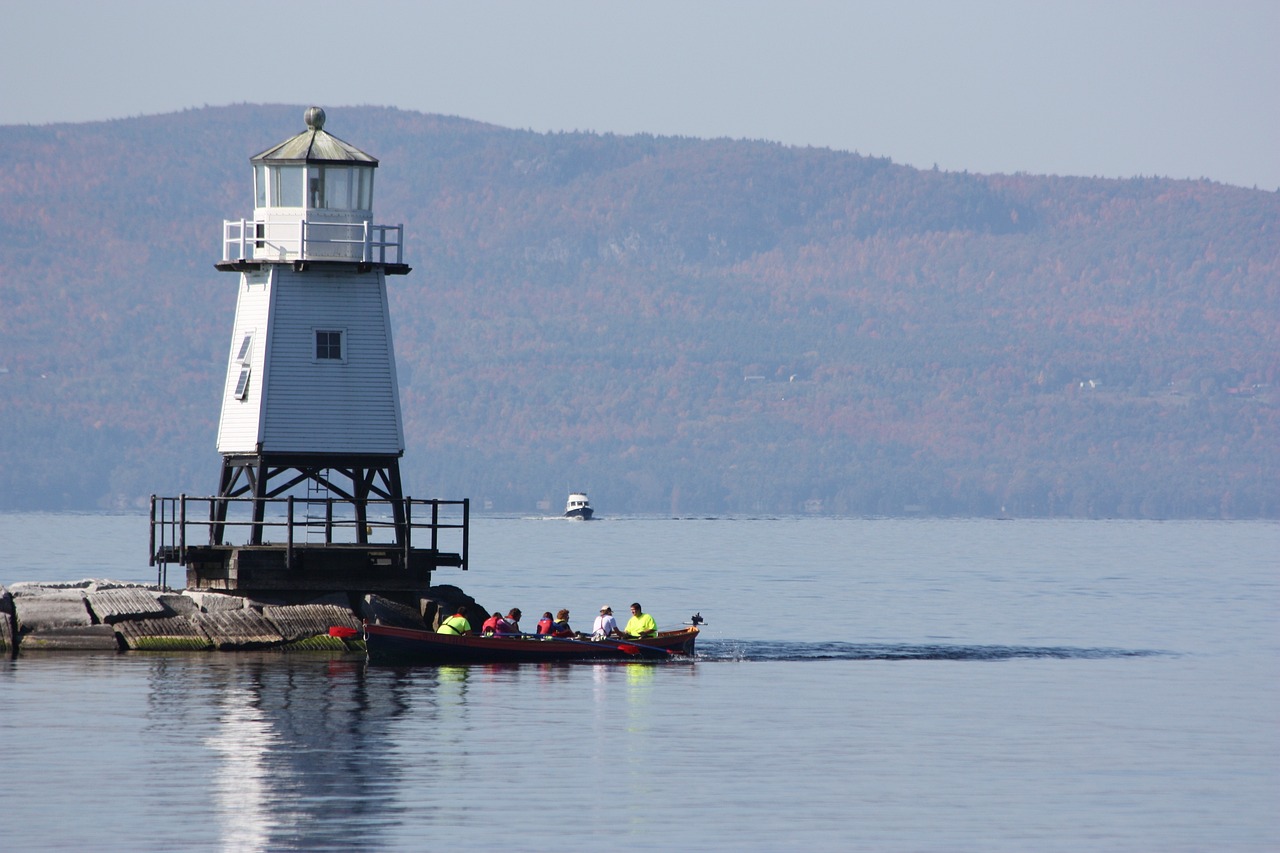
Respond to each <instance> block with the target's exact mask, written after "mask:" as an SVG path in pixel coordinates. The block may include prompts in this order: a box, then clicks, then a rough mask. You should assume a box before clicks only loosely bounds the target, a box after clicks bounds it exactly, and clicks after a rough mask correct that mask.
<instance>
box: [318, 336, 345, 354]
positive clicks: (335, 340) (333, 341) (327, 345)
mask: <svg viewBox="0 0 1280 853" xmlns="http://www.w3.org/2000/svg"><path fill="white" fill-rule="evenodd" d="M342 338H343V334H342V330H341V329H316V361H342V360H343V355H342Z"/></svg>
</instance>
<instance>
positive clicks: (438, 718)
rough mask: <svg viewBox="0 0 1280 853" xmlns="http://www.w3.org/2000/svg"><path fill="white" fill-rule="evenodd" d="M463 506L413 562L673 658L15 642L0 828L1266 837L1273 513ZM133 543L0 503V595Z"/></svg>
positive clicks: (137, 574)
mask: <svg viewBox="0 0 1280 853" xmlns="http://www.w3.org/2000/svg"><path fill="white" fill-rule="evenodd" d="M473 523H474V527H473V532H472V548H473V551H472V566H473V568H472V570H471V571H470V572H467V573H465V574H463V573H461V572H457V571H444V572H441V573H439V574H438V575H437V581H438V582H441V583H456V584H457V585H458V586H461V587H463V588H464V589H466V590H467V592H469V593H470V594H471V595H473V596H475V597H476V598H477V599H478V600H479V601H480V603H481V604H484V605H485V606H487V607H488V608H489V609H490V610H492V609H499V608H500V609H502V610H506V609H507V608H509V607H512V606H518V607H520V608H522V609H523V611H524V612H525V613H526V614H529V615H533V614H536V613H541V612H542V611H543V610H556V609H558V608H560V607H567V608H569V609H570V610H571V611H572V614H573V615H572V618H571V622H572V623H573V624H574V625H575V626H576V627H579V628H586V627H588V626H589V624H590V620H591V618H592V617H593V616H594V614H595V612H596V610H597V609H598V608H599V606H600V605H601V604H604V603H608V604H611V605H612V606H613V607H614V610H615V611H619V610H620V609H622V610H625V607H626V606H627V605H628V604H629V603H630V602H631V601H633V600H636V599H639V600H640V601H641V602H642V603H643V604H644V606H645V609H646V610H648V611H649V612H651V613H652V614H654V616H655V617H656V618H657V619H658V621H659V624H660V626H664V627H674V626H675V625H676V624H677V623H679V622H682V621H686V620H688V618H689V616H690V615H691V614H692V613H694V612H695V611H698V612H700V613H701V614H702V616H703V617H704V618H705V619H706V620H707V625H706V626H705V629H704V634H703V636H702V638H701V639H700V640H699V645H700V648H701V652H702V654H701V655H700V657H699V659H698V660H696V661H694V662H680V663H677V662H669V663H662V664H656V665H647V664H628V663H604V664H572V665H561V666H533V667H471V668H463V667H444V668H429V667H426V668H409V669H392V668H371V667H367V666H366V665H365V663H364V661H363V659H362V658H361V657H358V656H342V655H337V656H332V655H319V654H314V653H292V654H283V653H243V654H231V653H221V654H218V653H206V654H155V653H152V654H139V653H134V654H70V653H46V654H41V655H22V656H20V657H18V658H17V659H16V660H12V661H2V662H0V759H2V760H3V772H2V773H0V816H2V817H0V848H3V849H9V850H34V849H42V850H59V849H65V850H81V849H95V850H174V849H184V850H337V849H344V850H345V849H351V848H357V847H358V848H363V849H368V850H422V849H436V848H440V847H441V846H458V845H462V844H465V845H468V846H469V845H472V844H485V843H491V844H499V845H502V846H504V847H509V848H511V849H536V848H540V847H556V848H559V849H562V850H582V849H587V848H588V847H591V848H603V847H609V846H617V847H619V848H623V847H624V846H625V847H629V848H635V847H637V846H643V848H644V849H647V850H654V851H657V850H671V849H677V848H680V849H690V850H699V849H702V850H810V849H820V848H829V849H840V850H850V849H852V850H873V851H882V850H883V851H954V850H962V851H963V850H974V851H1005V850H1007V851H1028V850H1037V851H1041V850H1049V851H1053V850H1064V851H1067V850H1069V851H1077V850H1090V851H1094V850H1104V851H1105V850H1125V851H1201V850H1215V851H1223V850H1226V851H1264V850H1266V851H1273V850H1276V849H1280V809H1278V806H1280V725H1278V724H1280V654H1278V653H1280V630H1277V629H1278V627H1280V625H1278V624H1277V623H1278V622H1280V610H1278V608H1277V604H1278V603H1280V595H1277V593H1278V591H1280V590H1278V586H1280V525H1278V524H1275V523H1264V522H1236V523H1229V522H1075V521H927V520H920V521H893V520H858V519H846V520H836V519H810V518H806V519H749V520H747V519H638V518H622V519H607V518H606V519H603V520H600V521H593V522H590V523H581V522H577V523H574V522H565V521H562V520H558V519H556V520H551V519H521V518H479V519H475V520H474V522H473ZM146 547H147V531H146V519H145V518H141V517H137V516H128V515H70V514H10V515H4V514H0V582H4V583H9V584H11V583H13V582H16V581H23V580H71V579H77V578H81V577H112V578H116V579H123V580H138V581H149V580H154V570H152V569H149V568H148V567H147V566H146V562H145V553H146ZM171 581H174V582H180V581H179V579H178V578H175V577H171ZM528 618H529V616H528V615H527V616H526V620H527V619H528Z"/></svg>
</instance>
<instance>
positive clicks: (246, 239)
mask: <svg viewBox="0 0 1280 853" xmlns="http://www.w3.org/2000/svg"><path fill="white" fill-rule="evenodd" d="M403 257H404V226H403V225H373V224H371V223H369V222H308V221H307V220H305V219H301V220H297V221H296V222H273V221H269V220H262V219H227V220H224V221H223V223H222V260H224V261H355V262H359V263H367V264H401V263H404V261H403Z"/></svg>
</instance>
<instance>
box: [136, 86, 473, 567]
mask: <svg viewBox="0 0 1280 853" xmlns="http://www.w3.org/2000/svg"><path fill="white" fill-rule="evenodd" d="M325 118H326V117H325V112H324V110H322V109H320V108H319V107H311V108H309V109H308V110H306V113H305V115H304V122H305V125H306V129H305V130H303V131H302V132H301V133H298V134H296V135H295V136H292V137H290V138H289V139H286V140H285V141H283V142H281V143H279V144H278V145H275V146H272V147H271V148H268V149H266V150H265V151H263V152H262V153H260V154H257V155H255V156H253V157H251V158H250V161H249V162H250V164H251V165H252V168H253V199H254V204H253V216H252V217H251V218H248V219H239V220H228V221H226V222H224V223H223V233H222V259H221V260H220V261H218V262H217V264H216V267H217V269H219V270H221V271H224V272H229V273H233V274H235V275H236V276H237V278H238V284H237V296H236V313H235V320H234V323H233V325H232V331H231V340H230V346H229V348H228V356H227V369H226V377H225V381H224V383H223V387H222V401H221V414H220V417H219V420H218V432H217V450H218V453H219V454H220V456H221V457H222V465H221V471H220V474H219V478H218V492H217V494H216V495H214V496H211V497H210V498H207V499H206V498H189V497H183V498H181V499H180V500H181V501H182V506H177V505H176V504H175V505H173V506H171V507H168V508H167V509H166V507H165V506H163V505H162V506H161V514H162V516H163V515H165V514H166V513H167V514H168V515H171V516H173V519H174V521H173V525H170V526H169V527H168V528H166V527H165V525H164V524H162V525H161V527H162V530H169V531H170V535H171V536H172V538H174V539H175V540H176V539H179V538H180V539H181V540H182V541H181V542H180V543H179V542H177V541H175V542H173V543H169V544H168V548H167V550H166V549H165V548H161V549H159V553H160V554H161V555H162V557H161V559H163V556H164V555H166V554H167V555H170V556H172V557H173V558H174V559H178V560H180V561H181V562H183V563H184V564H185V565H186V566H187V583H188V586H190V587H197V588H201V587H203V588H210V589H224V590H232V589H235V590H241V591H244V590H251V591H263V590H293V591H309V592H315V591H333V590H346V591H355V590H362V591H378V592H388V591H390V592H409V591H412V590H414V589H421V588H425V587H424V585H429V583H430V573H431V570H432V569H434V568H436V567H438V566H441V565H452V566H460V567H461V568H466V552H465V545H466V522H467V517H466V516H467V509H468V506H467V503H466V502H465V501H414V500H411V499H409V498H406V496H405V495H404V493H403V486H402V483H401V479H400V458H401V457H402V456H403V454H404V451H405V440H404V425H403V421H402V418H401V414H400V397H399V389H398V387H397V383H396V363H395V350H394V347H393V344H392V333H391V314H390V309H389V306H388V302H387V278H388V277H389V276H404V275H407V274H408V273H409V272H410V268H409V266H408V265H407V264H406V263H405V262H404V258H403V251H404V229H403V226H400V225H379V224H374V221H373V189H374V174H375V171H376V170H377V168H378V161H377V160H376V159H375V158H373V157H371V156H370V155H368V154H366V153H365V152H363V151H361V150H360V149H358V148H356V147H355V146H353V145H351V144H349V143H347V142H344V141H343V140H341V139H339V138H338V137H336V136H334V135H332V134H330V133H329V132H328V131H327V130H326V129H325ZM161 500H174V499H161ZM192 501H207V502H208V507H207V514H206V513H205V512H204V511H203V508H193V507H191V506H190V503H191V502H192ZM424 504H425V505H426V506H423V505H424ZM457 506H460V507H461V510H462V520H461V522H460V523H457V524H451V523H448V522H446V521H442V511H443V512H444V513H445V514H446V515H447V514H448V513H447V510H448V509H449V508H450V507H457ZM193 509H195V514H196V515H197V516H198V517H199V518H200V519H201V523H207V525H208V545H196V544H193V543H189V542H188V541H187V540H188V539H189V538H192V537H189V536H188V535H186V534H187V533H189V528H190V525H191V524H192V523H193V522H192V520H191V515H192V511H193ZM424 516H425V518H424ZM206 518H207V522H205V521H204V520H205V519H206ZM154 529H155V521H154V518H153V531H154ZM448 530H454V531H458V530H460V531H461V542H462V548H461V550H460V551H459V552H457V553H454V552H446V551H442V550H441V546H440V542H439V538H440V535H441V532H442V531H448ZM424 536H425V537H429V538H428V539H427V541H426V542H425V543H422V542H415V541H414V540H415V538H417V539H422V538H423V537H424ZM237 539H243V540H244V541H243V542H240V543H237V542H236V541H235V540H237ZM423 545H427V546H429V547H422V546H423ZM282 546H283V547H282ZM178 552H180V554H179V553H178Z"/></svg>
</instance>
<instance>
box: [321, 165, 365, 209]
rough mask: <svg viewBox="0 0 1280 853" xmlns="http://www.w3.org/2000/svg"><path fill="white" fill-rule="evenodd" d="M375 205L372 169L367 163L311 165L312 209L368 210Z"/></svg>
mask: <svg viewBox="0 0 1280 853" xmlns="http://www.w3.org/2000/svg"><path fill="white" fill-rule="evenodd" d="M372 205H373V169H371V168H369V167H367V166H310V167H308V169H307V207H308V209H310V210H369V209H371V207H372Z"/></svg>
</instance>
